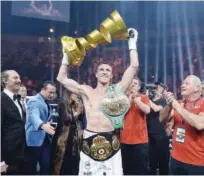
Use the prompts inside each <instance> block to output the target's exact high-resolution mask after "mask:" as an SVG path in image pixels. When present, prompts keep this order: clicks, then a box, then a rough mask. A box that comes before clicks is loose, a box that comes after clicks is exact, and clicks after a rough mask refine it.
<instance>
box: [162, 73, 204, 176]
mask: <svg viewBox="0 0 204 176" xmlns="http://www.w3.org/2000/svg"><path fill="white" fill-rule="evenodd" d="M181 95H182V97H183V99H182V100H180V101H177V100H175V98H174V95H173V93H171V92H167V93H166V100H167V104H168V105H167V106H166V107H165V108H164V109H163V110H161V112H160V120H161V121H163V120H167V121H168V120H170V119H171V118H173V119H174V133H173V142H172V159H171V164H170V172H171V173H170V174H172V175H204V99H203V98H201V81H200V79H199V78H198V77H197V76H195V75H189V76H187V77H186V79H185V80H184V81H183V84H182V85H181Z"/></svg>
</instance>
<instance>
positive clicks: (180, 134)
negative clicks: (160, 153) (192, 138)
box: [176, 127, 186, 143]
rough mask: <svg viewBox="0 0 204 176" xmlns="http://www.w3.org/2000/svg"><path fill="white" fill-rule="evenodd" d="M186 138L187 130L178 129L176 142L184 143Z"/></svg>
mask: <svg viewBox="0 0 204 176" xmlns="http://www.w3.org/2000/svg"><path fill="white" fill-rule="evenodd" d="M185 137H186V129H185V128H181V127H178V128H177V129H176V142H180V143H184V142H185Z"/></svg>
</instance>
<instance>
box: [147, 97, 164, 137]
mask: <svg viewBox="0 0 204 176" xmlns="http://www.w3.org/2000/svg"><path fill="white" fill-rule="evenodd" d="M152 102H153V103H155V104H156V105H161V106H163V107H164V106H165V105H166V100H165V99H163V98H162V99H159V100H156V101H152ZM147 128H148V133H149V134H162V135H163V134H164V135H166V132H165V124H164V122H160V121H159V112H154V111H153V110H152V109H151V112H150V113H149V114H148V118H147Z"/></svg>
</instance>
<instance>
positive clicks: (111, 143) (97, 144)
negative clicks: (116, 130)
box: [82, 133, 120, 161]
mask: <svg viewBox="0 0 204 176" xmlns="http://www.w3.org/2000/svg"><path fill="white" fill-rule="evenodd" d="M119 149H120V141H119V138H118V136H117V135H112V134H108V133H107V134H103V133H99V134H96V135H93V136H91V137H89V138H86V139H83V142H82V151H83V152H84V153H85V154H86V155H88V156H89V157H91V158H92V159H93V160H95V161H105V160H108V159H109V158H111V157H113V156H114V155H115V154H116V153H117V152H118V151H119Z"/></svg>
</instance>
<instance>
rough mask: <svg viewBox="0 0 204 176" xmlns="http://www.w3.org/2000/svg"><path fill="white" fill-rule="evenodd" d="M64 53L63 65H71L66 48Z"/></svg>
mask: <svg viewBox="0 0 204 176" xmlns="http://www.w3.org/2000/svg"><path fill="white" fill-rule="evenodd" d="M62 53H63V58H62V65H69V58H68V55H67V53H66V52H65V50H64V48H62Z"/></svg>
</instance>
